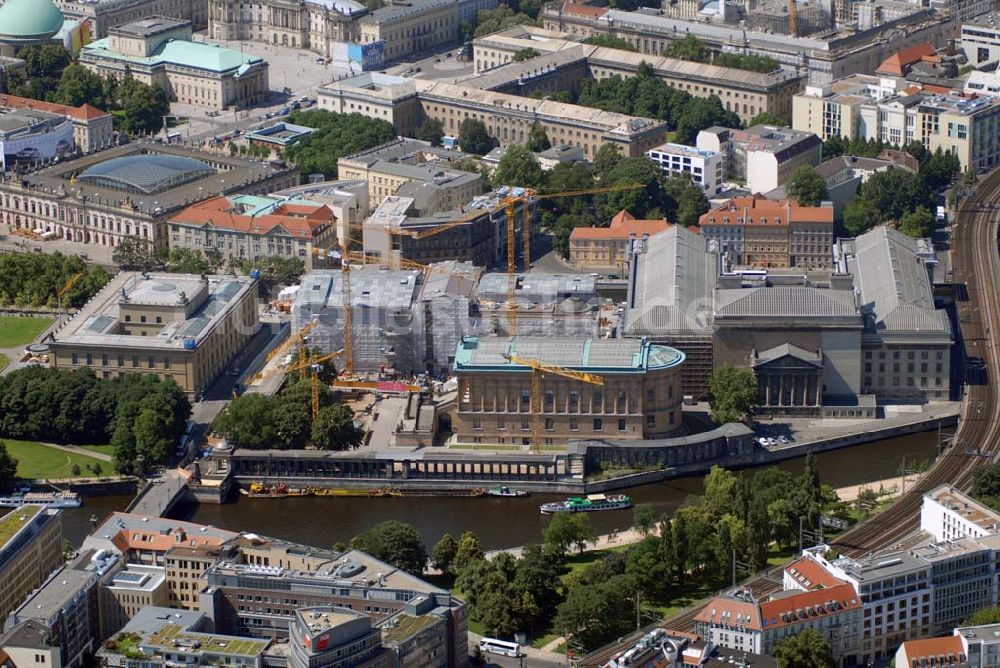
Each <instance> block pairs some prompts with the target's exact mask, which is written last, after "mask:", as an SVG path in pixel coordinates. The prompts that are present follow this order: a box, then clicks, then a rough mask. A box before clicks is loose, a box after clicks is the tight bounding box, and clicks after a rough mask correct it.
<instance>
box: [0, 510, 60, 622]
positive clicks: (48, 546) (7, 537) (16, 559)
mask: <svg viewBox="0 0 1000 668" xmlns="http://www.w3.org/2000/svg"><path fill="white" fill-rule="evenodd" d="M59 512H60V511H58V510H54V509H46V508H42V507H41V506H22V507H20V508H15V509H14V510H11V511H10V512H8V513H7V514H6V515H4V516H3V517H0V582H3V583H5V584H4V586H3V587H0V618H2V619H4V620H6V619H7V616H8V615H9V614H10V613H11V612H12V611H13V610H14V609H15V608H17V607H18V606H19V605H21V602H22V601H23V600H24V599H25V598H27V596H28V594H30V593H31V592H32V590H34V589H35V588H36V587H38V586H39V585H40V584H42V582H44V581H45V580H46V578H48V576H49V573H51V572H52V571H54V570H56V569H57V568H58V567H59V566H60V565H61V564H62V561H63V560H62V523H61V522H60V518H59Z"/></svg>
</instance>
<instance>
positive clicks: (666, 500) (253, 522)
mask: <svg viewBox="0 0 1000 668" xmlns="http://www.w3.org/2000/svg"><path fill="white" fill-rule="evenodd" d="M936 444H937V433H936V432H927V433H923V434H913V435H909V436H903V437H900V438H893V439H887V440H884V441H879V442H876V443H869V444H867V445H860V446H857V447H854V448H848V449H844V450H836V451H833V452H827V453H824V454H820V455H818V456H817V459H818V462H819V467H820V473H821V477H822V481H823V483H824V484H828V485H832V486H834V487H844V486H847V485H856V484H860V483H864V482H870V481H873V480H881V479H883V478H889V477H892V476H896V475H899V468H900V464H901V463H902V459H903V457H906V459H907V462H908V463H907V466H910V465H912V463H913V462H914V461H916V460H925V461H926V460H929V459H930V458H931V457H933V456H934V450H935V447H936ZM802 463H803V459H801V458H800V459H793V460H789V461H786V462H783V463H782V464H780V465H779V466H780V468H783V469H786V470H788V471H793V472H796V473H797V472H799V471H800V470H801V469H802ZM701 489H702V485H701V477H700V476H699V477H690V478H678V479H676V480H669V481H666V482H662V483H657V484H653V485H644V486H642V487H636V488H634V489H631V490H628V492H627V493H628V494H629V495H630V496H631V497H632V500H633V502H634V503H636V504H643V505H651V506H653V507H654V508H655V509H656V511H657V513H658V514H659V513H666V512H672V511H674V510H676V509H677V508H678V506H680V505H681V504H683V503H684V501H685V500H686V499H688V498H689V497H691V496H692V495H696V494H700V493H701ZM560 498H563V497H562V496H560V495H548V494H536V495H533V496H530V497H527V498H516V499H501V498H491V497H480V498H368V497H346V498H330V497H326V498H319V497H303V498H287V499H266V498H265V499H251V498H247V497H245V496H240V495H237V496H236V501H235V503H229V504H225V505H208V504H203V505H200V504H181V505H179V506H178V507H177V508H175V509H174V511H173V512H172V513H171V515H172V516H173V517H175V518H177V519H183V520H189V521H191V522H198V523H200V524H211V525H214V526H217V527H222V528H225V529H230V530H232V531H253V532H256V533H260V534H263V535H265V536H272V537H274V538H284V539H286V540H290V541H294V542H297V543H304V544H307V545H314V546H317V547H330V546H332V545H333V544H334V543H336V542H347V541H349V540H350V539H351V537H353V536H355V535H357V534H359V533H361V532H362V531H365V530H366V529H368V528H370V527H371V526H373V525H374V524H377V523H378V522H381V521H382V520H388V519H395V520H399V521H401V522H406V523H407V524H410V525H412V526H413V527H415V528H416V529H417V531H419V532H420V535H421V536H422V537H423V539H424V543H425V544H426V545H427V546H428V549H429V548H430V547H431V546H433V545H434V544H435V543H436V542H437V541H438V539H439V538H440V537H441V536H442V535H443V534H445V533H446V532H447V533H451V534H452V535H453V536H456V537H457V536H458V535H459V534H461V533H462V532H463V531H468V530H472V531H475V532H476V534H477V535H478V536H479V538H480V540H481V541H482V543H483V546H484V547H485V548H486V549H498V548H506V547H514V546H517V545H523V544H525V543H530V542H538V541H540V540H541V537H542V532H543V531H544V529H545V525H546V524H547V523H548V519H547V517H546V516H543V515H541V514H540V513H539V511H538V506H539V504H541V503H544V502H545V501H551V500H558V499H560ZM130 500H131V499H130V498H129V497H117V496H115V497H92V498H87V499H85V501H84V506H83V507H82V508H75V509H70V510H66V511H64V514H63V534H64V536H65V537H66V538H67V539H69V540H70V541H72V542H73V543H74V544H79V543H80V542H81V541H82V540H83V538H84V536H86V535H87V533H89V531H90V518H91V516H96V517H97V518H103V517H104V516H106V515H107V514H109V513H111V512H113V511H115V510H124V508H125V507H126V506H127V505H128V503H129V501H130ZM590 519H591V524H592V526H593V527H594V528H595V529H596V530H597V531H598V532H599V533H607V532H610V531H612V530H614V529H624V528H626V527H628V526H629V525H630V524H631V519H632V515H631V512H629V511H609V512H602V513H594V514H593V515H591V518H590Z"/></svg>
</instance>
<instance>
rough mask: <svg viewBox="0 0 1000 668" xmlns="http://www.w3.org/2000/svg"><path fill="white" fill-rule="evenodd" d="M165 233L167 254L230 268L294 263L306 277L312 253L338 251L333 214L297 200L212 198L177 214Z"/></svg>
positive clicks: (311, 264)
mask: <svg viewBox="0 0 1000 668" xmlns="http://www.w3.org/2000/svg"><path fill="white" fill-rule="evenodd" d="M167 227H168V230H169V235H170V239H169V245H170V248H171V249H174V248H186V249H188V250H193V251H195V252H199V253H205V254H211V255H215V256H217V257H219V258H221V259H222V260H225V261H226V262H229V263H233V264H239V263H242V262H247V261H251V262H256V261H257V260H258V259H259V258H261V257H284V258H295V259H298V260H301V261H302V264H303V265H305V268H306V270H307V271H308V270H311V269H312V268H313V260H314V258H316V254H317V253H316V252H318V251H320V250H322V249H327V248H334V247H337V246H339V240H338V239H337V219H336V217H335V216H334V213H333V211H332V210H331V209H330V208H329V207H328V206H327V205H325V204H321V203H319V202H313V201H310V200H308V199H302V198H297V197H273V196H263V195H228V196H221V197H214V198H212V199H209V200H205V201H202V202H198V203H197V204H192V205H191V206H189V207H187V208H186V209H183V210H182V211H179V212H177V213H176V214H174V215H173V216H171V217H170V220H169V221H168V222H167Z"/></svg>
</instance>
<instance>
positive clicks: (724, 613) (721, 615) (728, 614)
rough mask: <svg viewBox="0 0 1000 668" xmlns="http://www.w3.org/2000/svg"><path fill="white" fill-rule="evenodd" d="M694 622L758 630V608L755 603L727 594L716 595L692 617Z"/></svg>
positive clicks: (759, 624) (759, 623)
mask: <svg viewBox="0 0 1000 668" xmlns="http://www.w3.org/2000/svg"><path fill="white" fill-rule="evenodd" d="M694 619H695V621H696V622H705V623H708V624H717V625H720V626H740V627H744V628H749V629H752V630H756V631H759V630H760V629H761V621H760V608H759V607H758V606H757V604H756V603H752V602H750V601H744V600H742V599H737V598H732V597H729V596H716V597H715V598H713V599H712V600H711V601H709V602H708V605H706V606H705V607H704V608H702V609H701V612H699V613H698V615H697V616H696V617H695V618H694Z"/></svg>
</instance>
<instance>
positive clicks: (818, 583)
mask: <svg viewBox="0 0 1000 668" xmlns="http://www.w3.org/2000/svg"><path fill="white" fill-rule="evenodd" d="M785 573H787V574H788V575H789V576H790V577H791V578H792V579H793V580H795V581H796V582H797V583H799V585H800V586H801V587H802V588H804V589H829V588H830V587H836V586H837V585H842V584H844V580H841V579H840V578H835V577H833V576H832V575H830V573H829V572H827V570H826V569H825V568H823V567H822V566H820V565H819V564H817V563H816V562H815V561H813V560H812V559H810V558H809V557H802V558H801V559H797V560H795V561H793V562H792V563H790V564H788V565H787V566H785Z"/></svg>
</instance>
